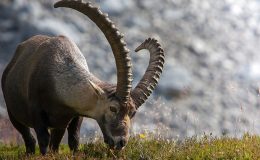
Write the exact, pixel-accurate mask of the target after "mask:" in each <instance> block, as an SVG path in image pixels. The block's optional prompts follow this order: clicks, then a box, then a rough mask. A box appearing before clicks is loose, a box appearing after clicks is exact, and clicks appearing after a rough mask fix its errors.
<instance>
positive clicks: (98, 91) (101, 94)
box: [89, 80, 106, 99]
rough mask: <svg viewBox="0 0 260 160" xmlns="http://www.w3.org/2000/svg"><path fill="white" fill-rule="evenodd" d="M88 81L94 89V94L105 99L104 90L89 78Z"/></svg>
mask: <svg viewBox="0 0 260 160" xmlns="http://www.w3.org/2000/svg"><path fill="white" fill-rule="evenodd" d="M89 83H90V85H91V87H92V88H93V90H94V91H95V93H96V95H97V96H98V97H99V98H101V99H105V97H106V96H105V95H106V94H105V92H104V90H103V89H102V88H100V87H99V86H98V85H96V84H95V83H93V82H92V81H90V80H89Z"/></svg>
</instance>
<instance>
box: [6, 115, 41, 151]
mask: <svg viewBox="0 0 260 160" xmlns="http://www.w3.org/2000/svg"><path fill="white" fill-rule="evenodd" d="M8 115H9V118H10V121H11V122H12V124H13V126H14V127H15V128H16V129H17V130H18V131H19V132H20V133H21V135H22V137H23V140H24V143H25V147H26V153H27V154H34V153H35V144H36V141H35V139H34V137H33V135H32V133H31V131H30V128H28V127H26V126H25V125H23V124H21V123H20V122H18V121H17V120H16V119H15V118H14V117H13V115H12V114H11V113H10V112H9V111H8Z"/></svg>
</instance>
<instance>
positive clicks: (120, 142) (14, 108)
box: [2, 0, 164, 154]
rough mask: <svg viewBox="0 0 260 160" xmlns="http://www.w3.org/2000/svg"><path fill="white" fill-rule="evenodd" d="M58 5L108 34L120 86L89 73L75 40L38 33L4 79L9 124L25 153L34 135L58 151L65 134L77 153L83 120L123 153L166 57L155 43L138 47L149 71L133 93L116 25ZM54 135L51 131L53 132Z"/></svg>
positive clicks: (80, 7)
mask: <svg viewBox="0 0 260 160" xmlns="http://www.w3.org/2000/svg"><path fill="white" fill-rule="evenodd" d="M54 7H55V8H56V7H68V8H73V9H75V10H77V11H79V12H81V13H83V14H85V15H86V16H88V17H89V18H90V19H91V20H92V21H93V22H94V23H95V24H96V25H97V26H98V27H99V29H100V30H101V31H102V32H103V33H104V35H105V37H106V39H107V40H108V42H109V44H110V46H111V48H112V51H113V54H114V57H115V62H116V67H117V84H116V85H113V84H109V83H107V82H103V81H101V80H99V79H98V78H96V77H95V76H94V75H92V74H91V73H90V72H89V69H88V66H87V62H86V60H85V58H84V56H83V55H82V53H81V52H80V50H79V49H78V47H77V46H76V45H75V43H74V42H72V41H71V40H69V39H68V38H67V37H64V36H57V37H48V36H43V35H38V36H34V37H31V38H30V39H28V40H26V41H24V42H22V43H21V44H19V46H18V47H17V49H16V51H15V55H14V57H13V59H12V60H11V62H10V63H9V64H8V66H7V67H6V69H5V71H4V73H3V77H2V88H3V93H4V98H5V102H6V106H7V111H8V114H9V117H10V120H11V122H12V124H13V125H14V127H15V128H16V129H17V130H18V131H19V132H20V133H21V134H22V137H23V139H24V142H25V146H26V152H27V153H34V152H35V139H34V137H33V136H32V134H31V132H30V128H33V129H34V130H35V132H36V135H37V139H38V143H39V147H40V152H41V153H42V154H45V153H46V152H47V148H48V146H49V148H50V149H51V150H52V151H58V148H59V144H60V141H61V139H62V137H63V134H64V132H65V130H66V129H67V130H68V143H69V147H70V149H71V150H72V151H77V149H78V145H79V131H80V126H81V123H82V117H90V118H93V119H95V120H96V121H97V122H98V124H99V126H100V128H101V130H102V133H103V136H104V141H105V143H107V144H108V146H109V147H110V148H113V149H118V150H120V149H122V148H123V147H124V146H125V145H126V143H127V141H128V138H129V128H130V120H131V118H132V117H133V116H134V115H135V113H136V110H137V109H138V107H139V106H141V105H142V104H143V103H144V102H145V100H146V99H147V98H148V96H149V95H150V94H151V92H152V91H153V89H154V87H155V86H156V85H157V83H158V80H159V77H160V75H161V73H162V69H163V64H164V53H163V50H162V49H161V46H160V44H159V43H158V42H157V41H156V40H155V39H151V38H149V39H147V40H145V41H144V42H143V43H142V44H141V45H140V46H139V47H138V48H137V49H136V51H139V50H141V49H148V50H149V52H150V61H149V65H148V68H147V70H146V72H145V74H144V76H143V78H142V79H141V80H140V82H139V83H138V84H137V86H136V87H135V88H134V89H133V90H132V89H131V88H132V85H131V82H132V71H131V67H132V65H131V59H130V56H129V50H128V49H127V48H126V44H125V42H124V40H123V36H122V34H121V33H120V32H119V31H118V29H117V28H116V27H115V25H114V23H113V22H111V20H110V19H109V18H108V17H107V15H106V14H103V13H102V12H101V11H100V10H99V9H98V8H96V7H93V6H92V5H91V4H90V3H82V2H81V1H67V0H63V1H59V2H57V3H56V4H55V5H54ZM49 131H50V133H49Z"/></svg>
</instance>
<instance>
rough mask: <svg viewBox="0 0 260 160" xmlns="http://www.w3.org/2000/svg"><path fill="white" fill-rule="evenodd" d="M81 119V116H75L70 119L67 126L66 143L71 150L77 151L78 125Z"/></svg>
mask: <svg viewBox="0 0 260 160" xmlns="http://www.w3.org/2000/svg"><path fill="white" fill-rule="evenodd" d="M82 120H83V118H82V117H75V118H73V119H72V121H71V122H70V124H69V127H68V143H69V147H70V150H71V151H73V152H77V151H78V147H79V136H80V126H81V123H82Z"/></svg>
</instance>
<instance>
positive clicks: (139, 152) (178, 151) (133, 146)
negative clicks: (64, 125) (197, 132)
mask: <svg viewBox="0 0 260 160" xmlns="http://www.w3.org/2000/svg"><path fill="white" fill-rule="evenodd" d="M24 152H25V148H24V146H12V145H9V146H5V145H0V160H1V159H134V160H135V159H147V160H149V159H151V160H153V159H158V160H161V159H192V160H197V159H236V160H239V159H241V160H242V159H243V160H244V159H260V137H259V136H251V135H248V134H245V135H244V136H243V137H242V138H240V139H238V138H228V137H222V138H215V137H212V136H203V137H202V138H198V137H193V138H189V139H186V140H184V141H183V142H175V141H169V140H166V139H162V138H155V137H153V136H146V137H142V138H140V137H139V136H137V137H132V138H131V139H130V141H129V143H128V145H127V147H126V148H125V149H124V150H123V151H121V152H113V151H110V150H109V149H107V148H106V145H105V144H104V143H103V142H102V141H101V140H100V141H97V142H95V143H89V144H85V145H81V146H80V151H79V153H77V154H75V155H72V154H71V153H70V151H69V149H68V146H67V145H61V147H60V153H59V154H51V153H49V154H47V155H46V156H41V155H40V154H39V150H38V149H37V153H36V155H32V156H29V157H27V156H26V155H25V154H24Z"/></svg>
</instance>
